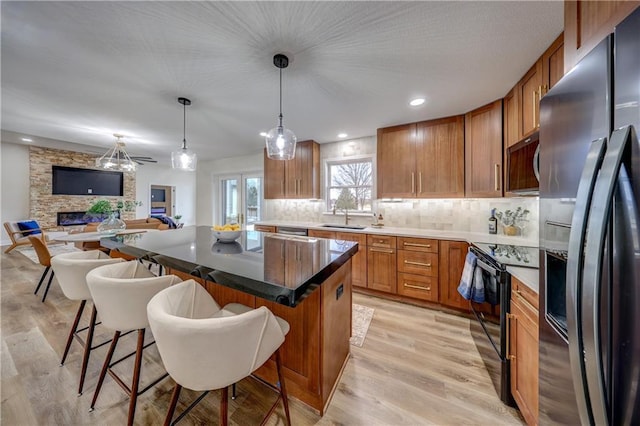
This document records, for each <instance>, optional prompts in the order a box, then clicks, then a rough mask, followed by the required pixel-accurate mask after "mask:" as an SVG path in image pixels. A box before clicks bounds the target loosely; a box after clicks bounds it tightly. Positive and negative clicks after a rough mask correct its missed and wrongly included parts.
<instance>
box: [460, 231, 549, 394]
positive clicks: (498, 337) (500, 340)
mask: <svg viewBox="0 0 640 426" xmlns="http://www.w3.org/2000/svg"><path fill="white" fill-rule="evenodd" d="M469 250H471V252H472V253H473V254H475V255H476V257H477V258H478V260H477V267H478V268H480V269H481V271H482V276H483V280H484V283H485V300H486V301H485V303H474V302H470V303H469V304H470V307H471V312H473V315H474V317H475V319H476V321H472V323H471V327H470V329H471V335H472V337H473V339H474V343H475V344H476V348H477V349H478V352H479V353H480V356H481V357H482V361H483V362H484V365H485V367H486V369H487V371H488V372H489V376H490V377H491V380H492V382H493V385H494V387H495V389H496V393H497V394H498V395H499V396H500V399H501V400H502V402H504V403H505V404H507V405H511V406H513V405H514V400H513V397H512V395H511V372H510V361H509V358H508V356H507V352H508V349H507V347H508V344H509V338H508V336H507V332H508V330H507V314H508V313H509V312H510V305H511V303H510V300H511V276H510V275H509V273H508V272H507V266H508V265H509V266H523V267H533V268H537V267H538V257H539V253H538V248H537V247H535V248H534V247H522V246H511V245H491V244H482V243H474V244H472V245H471V247H470V249H469Z"/></svg>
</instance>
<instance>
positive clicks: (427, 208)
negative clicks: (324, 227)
mask: <svg viewBox="0 0 640 426" xmlns="http://www.w3.org/2000/svg"><path fill="white" fill-rule="evenodd" d="M538 203H539V201H538V198H537V197H519V198H451V199H421V200H403V201H401V202H383V201H375V202H374V210H375V212H376V213H380V214H382V215H383V217H384V223H385V226H390V227H400V228H421V229H437V230H453V231H470V232H488V219H489V216H490V215H491V209H492V208H495V209H496V210H498V211H505V210H508V209H511V210H515V209H516V208H518V207H522V208H523V209H527V210H529V212H530V213H529V220H528V222H527V223H526V226H525V227H524V230H523V235H522V237H524V238H527V239H531V240H537V239H538ZM265 207H266V208H265V218H264V219H265V220H284V221H297V222H319V223H339V222H341V221H342V216H338V215H336V216H333V215H332V214H331V213H327V212H326V205H325V202H324V201H323V200H320V201H309V200H265ZM372 218H373V217H372V216H370V215H366V216H356V215H354V216H353V217H352V219H351V220H350V223H353V224H360V225H368V224H370V223H371V222H372ZM498 233H502V227H501V226H500V224H499V223H498Z"/></svg>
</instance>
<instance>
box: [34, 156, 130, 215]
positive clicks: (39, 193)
mask: <svg viewBox="0 0 640 426" xmlns="http://www.w3.org/2000/svg"><path fill="white" fill-rule="evenodd" d="M53 165H56V166H65V167H79V168H84V169H97V167H95V156H94V155H90V154H84V153H81V152H74V151H62V150H58V149H50V148H41V147H37V146H31V147H29V180H30V186H29V217H31V218H33V219H35V220H37V221H38V223H39V224H40V226H42V227H53V226H56V225H57V223H56V220H57V218H56V213H57V212H59V211H60V212H63V211H67V212H73V211H86V210H87V209H89V207H91V205H92V204H93V203H94V202H95V201H97V200H100V199H106V200H109V201H111V203H112V205H113V206H114V207H115V203H116V202H117V201H124V200H131V201H133V200H135V199H136V174H135V173H130V172H125V173H124V185H123V186H124V191H123V193H124V196H123V197H106V196H104V195H96V196H87V195H53V194H51V188H52V174H51V166H53ZM122 218H123V219H134V218H135V212H122Z"/></svg>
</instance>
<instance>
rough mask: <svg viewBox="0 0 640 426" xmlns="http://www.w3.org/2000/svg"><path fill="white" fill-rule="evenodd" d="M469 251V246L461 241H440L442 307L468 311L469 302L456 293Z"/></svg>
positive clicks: (439, 266)
mask: <svg viewBox="0 0 640 426" xmlns="http://www.w3.org/2000/svg"><path fill="white" fill-rule="evenodd" d="M468 250H469V244H467V243H466V242H463V241H444V240H442V241H440V264H439V265H438V268H439V271H440V277H439V278H440V294H439V301H440V303H441V304H442V305H445V306H449V307H452V308H457V309H464V310H466V311H468V310H469V301H468V300H465V299H463V298H462V296H461V295H460V293H458V285H459V284H460V277H461V276H462V269H463V268H464V262H465V259H466V257H467V252H468Z"/></svg>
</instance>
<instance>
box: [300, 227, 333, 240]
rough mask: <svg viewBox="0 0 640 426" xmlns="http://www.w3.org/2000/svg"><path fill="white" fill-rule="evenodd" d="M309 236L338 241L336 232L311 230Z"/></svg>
mask: <svg viewBox="0 0 640 426" xmlns="http://www.w3.org/2000/svg"><path fill="white" fill-rule="evenodd" d="M307 235H308V236H310V237H316V238H326V239H328V240H335V239H336V233H335V231H322V230H319V229H309V231H308V234H307Z"/></svg>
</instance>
